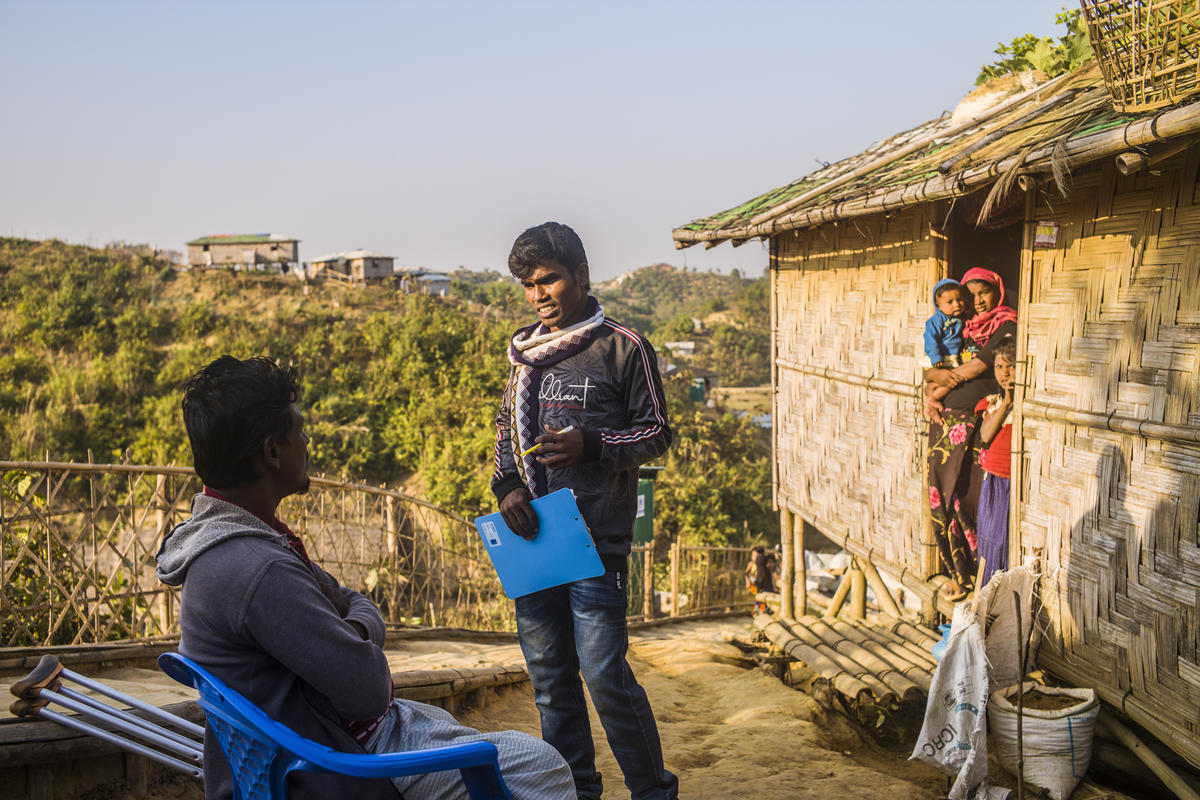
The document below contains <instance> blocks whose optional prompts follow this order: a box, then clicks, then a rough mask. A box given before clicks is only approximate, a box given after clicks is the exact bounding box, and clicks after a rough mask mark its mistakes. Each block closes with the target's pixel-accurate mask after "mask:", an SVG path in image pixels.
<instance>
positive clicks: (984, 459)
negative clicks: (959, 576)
mask: <svg viewBox="0 0 1200 800" xmlns="http://www.w3.org/2000/svg"><path fill="white" fill-rule="evenodd" d="M992 371H993V372H994V373H995V375H996V382H997V383H998V384H1000V392H998V393H996V394H990V395H988V396H987V397H985V398H984V399H982V400H980V401H979V405H978V406H977V407H976V409H975V410H976V411H977V412H980V413H982V414H983V420H982V421H981V422H980V423H979V440H980V442H982V443H983V445H984V446H985V448H986V449H985V450H984V451H983V455H982V456H981V457H980V459H979V464H980V466H982V467H983V487H982V488H981V489H980V492H979V515H978V519H977V520H976V522H977V531H978V534H979V566H980V569H979V586H980V588H982V587H984V586H986V585H987V582H988V581H989V580H990V579H991V577H992V574H993V573H996V572H1000V571H1002V570H1006V569H1008V499H1009V483H1008V481H1009V474H1010V472H1011V469H1012V464H1011V461H1012V420H1011V419H1010V416H1011V414H1012V407H1013V387H1014V386H1015V384H1016V380H1017V343H1016V341H1014V340H1012V339H1007V340H1005V341H1004V342H1003V343H1002V344H1001V345H1000V346H999V347H997V348H996V357H995V362H994V363H993V365H992Z"/></svg>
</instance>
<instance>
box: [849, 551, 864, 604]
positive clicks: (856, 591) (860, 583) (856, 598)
mask: <svg viewBox="0 0 1200 800" xmlns="http://www.w3.org/2000/svg"><path fill="white" fill-rule="evenodd" d="M850 616H852V617H854V618H855V619H866V617H867V581H866V578H865V576H864V575H863V571H862V569H860V568H859V566H858V559H857V558H855V559H853V560H852V561H851V562H850Z"/></svg>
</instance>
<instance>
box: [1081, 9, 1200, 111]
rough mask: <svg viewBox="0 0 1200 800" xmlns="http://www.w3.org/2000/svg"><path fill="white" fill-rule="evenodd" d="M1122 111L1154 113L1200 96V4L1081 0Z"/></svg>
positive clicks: (1115, 101) (1115, 103)
mask: <svg viewBox="0 0 1200 800" xmlns="http://www.w3.org/2000/svg"><path fill="white" fill-rule="evenodd" d="M1079 4H1080V5H1081V6H1082V7H1083V15H1084V18H1085V19H1086V20H1087V25H1088V36H1089V38H1090V39H1091V40H1092V49H1093V50H1094V51H1095V52H1096V60H1097V61H1099V62H1100V70H1101V72H1103V73H1104V82H1105V83H1106V84H1108V91H1109V93H1110V94H1112V99H1113V106H1114V107H1115V108H1116V109H1117V110H1118V111H1150V110H1151V109H1155V108H1162V107H1164V106H1169V105H1174V104H1175V103H1178V102H1181V101H1183V100H1185V99H1187V98H1188V97H1189V96H1191V95H1194V94H1196V93H1198V92H1200V0H1080V3H1079Z"/></svg>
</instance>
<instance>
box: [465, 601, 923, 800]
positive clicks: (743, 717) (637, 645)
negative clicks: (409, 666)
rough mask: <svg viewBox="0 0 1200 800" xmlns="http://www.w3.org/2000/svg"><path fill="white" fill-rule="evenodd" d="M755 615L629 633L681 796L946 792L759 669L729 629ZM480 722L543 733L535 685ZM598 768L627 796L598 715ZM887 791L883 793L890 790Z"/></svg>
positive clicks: (892, 798) (469, 720)
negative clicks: (749, 663)
mask: <svg viewBox="0 0 1200 800" xmlns="http://www.w3.org/2000/svg"><path fill="white" fill-rule="evenodd" d="M749 630H750V625H749V621H748V620H747V621H746V622H744V623H743V622H741V621H738V620H734V621H722V622H693V623H683V624H680V625H673V626H665V627H660V628H655V629H652V630H649V631H646V632H644V633H641V634H638V635H636V636H635V637H634V638H633V641H632V643H631V648H630V663H631V664H632V665H633V669H634V672H635V673H636V674H637V675H638V677H639V679H640V680H641V682H642V684H643V685H644V686H645V687H646V691H647V693H648V694H649V695H650V702H651V705H652V706H653V708H654V713H655V717H656V718H657V719H658V724H659V732H660V735H661V736H662V740H663V751H664V754H665V758H666V762H667V767H668V768H669V769H671V770H672V771H674V772H675V773H676V774H677V775H678V776H679V780H680V797H682V798H684V799H685V800H726V799H727V798H730V799H731V798H763V797H771V798H807V797H811V798H830V797H858V798H869V799H870V798H883V797H885V796H886V798H887V800H910V799H911V800H926V799H928V800H933V798H939V797H944V796H945V794H944V792H945V787H946V783H945V779H944V778H943V777H942V776H941V775H940V774H939V773H937V772H935V771H933V770H931V769H929V768H927V767H925V766H923V765H920V764H915V763H910V762H907V761H906V760H905V756H906V755H907V754H905V753H901V754H894V753H889V752H886V751H882V750H880V749H878V748H874V747H872V746H870V745H868V744H867V743H865V742H864V741H863V740H862V739H861V738H860V736H859V735H858V734H857V733H856V732H855V731H854V729H853V728H852V727H851V726H850V724H849V723H848V722H846V721H845V720H844V719H842V718H841V717H839V716H837V715H833V714H825V713H824V712H822V710H821V709H820V708H819V707H818V706H817V704H816V703H815V702H813V700H812V699H811V698H809V697H808V696H807V695H805V694H803V693H801V692H797V691H795V690H793V689H790V688H788V687H786V686H784V685H783V684H781V683H780V682H779V681H778V680H776V679H774V678H772V677H770V676H769V675H767V674H765V673H763V672H762V671H760V670H757V669H749V670H748V669H745V668H744V667H741V666H735V664H736V663H737V662H738V660H739V658H740V656H741V651H740V650H738V649H737V648H736V647H734V646H733V645H731V644H728V643H727V641H725V640H724V639H723V636H725V635H727V634H737V635H740V636H742V637H746V636H748V635H749ZM462 720H463V722H465V723H466V724H468V725H472V726H474V727H477V728H483V729H491V730H497V729H503V728H513V729H517V730H523V731H526V732H528V733H532V734H534V735H537V734H538V720H537V711H536V709H535V708H534V705H533V692H532V690H530V689H529V688H528V686H525V687H522V688H520V689H516V690H510V691H509V692H508V693H506V694H505V695H504V696H503V697H502V698H501V699H500V700H498V701H493V702H492V703H490V704H489V705H487V706H486V707H485V708H482V709H479V710H475V711H471V712H468V713H466V714H464V715H462ZM592 729H593V733H594V734H595V735H596V737H597V743H596V747H597V751H598V752H597V762H598V763H597V766H598V768H599V769H600V771H601V773H603V775H604V778H605V786H606V792H605V794H606V796H609V797H614V798H617V797H622V796H624V797H628V793H627V792H626V791H625V787H624V785H623V783H622V781H621V773H620V770H619V769H618V768H617V765H616V762H615V761H614V760H613V757H612V754H611V752H610V751H609V749H608V746H607V744H606V743H605V742H604V741H603V738H604V737H603V733H602V731H601V728H600V724H599V721H598V720H597V719H596V717H595V713H594V712H593V714H592ZM885 793H886V794H885Z"/></svg>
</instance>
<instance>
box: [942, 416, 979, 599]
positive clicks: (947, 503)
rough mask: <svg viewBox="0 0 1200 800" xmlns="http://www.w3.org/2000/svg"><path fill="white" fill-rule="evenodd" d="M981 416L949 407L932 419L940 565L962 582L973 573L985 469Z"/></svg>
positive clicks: (964, 582) (967, 579)
mask: <svg viewBox="0 0 1200 800" xmlns="http://www.w3.org/2000/svg"><path fill="white" fill-rule="evenodd" d="M978 424H979V417H978V416H977V415H976V414H975V413H974V412H973V411H965V410H959V409H951V408H948V409H946V410H945V411H943V412H942V422H941V423H937V422H930V423H929V508H930V515H931V516H932V518H933V537H934V540H935V541H936V542H937V548H938V555H939V556H940V557H941V563H942V569H943V570H944V571H945V572H946V574H948V575H949V576H950V577H951V578H953V579H954V580H956V581H958V582H959V583H960V584H963V585H965V584H969V583H970V582H971V580H972V579H973V578H974V575H975V551H976V547H977V545H976V541H975V511H976V507H977V505H978V503H979V489H980V486H981V485H982V483H983V469H982V468H981V467H980V466H979V436H978V433H977V428H978Z"/></svg>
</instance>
